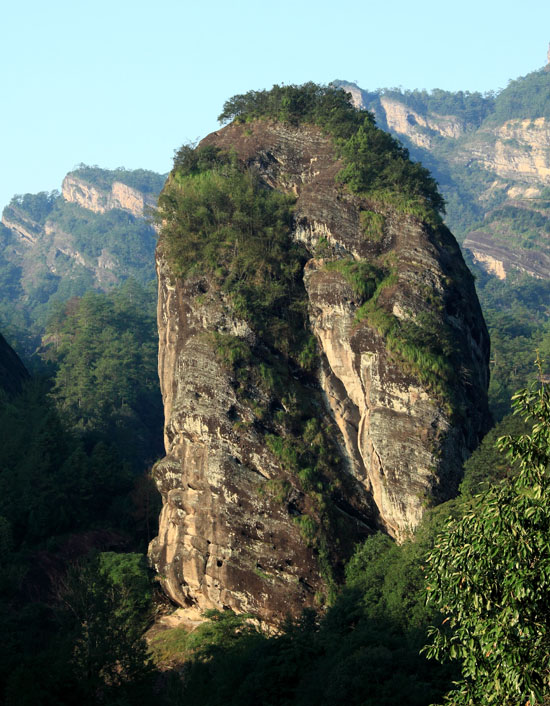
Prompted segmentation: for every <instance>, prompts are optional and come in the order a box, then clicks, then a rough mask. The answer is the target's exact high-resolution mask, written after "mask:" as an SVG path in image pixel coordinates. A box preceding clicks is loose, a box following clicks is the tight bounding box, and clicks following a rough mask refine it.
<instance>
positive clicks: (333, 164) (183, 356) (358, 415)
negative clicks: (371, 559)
mask: <svg viewBox="0 0 550 706" xmlns="http://www.w3.org/2000/svg"><path fill="white" fill-rule="evenodd" d="M204 146H215V147H219V148H221V149H222V150H227V151H229V150H235V151H236V154H237V155H238V159H239V161H240V163H241V164H242V165H244V166H246V167H248V168H249V169H252V170H254V171H255V172H256V173H258V174H259V176H260V178H261V180H262V182H263V183H264V184H266V185H268V186H269V187H270V188H274V189H277V190H280V191H283V192H285V193H290V194H295V195H296V197H297V201H296V208H295V215H294V230H293V238H294V240H295V241H299V242H300V243H303V244H304V246H305V247H306V249H307V253H308V258H309V259H308V261H307V263H306V265H305V268H304V270H303V281H304V284H305V288H306V291H307V297H308V301H309V321H310V327H311V330H312V331H313V332H314V334H315V338H316V340H317V344H318V349H319V354H320V355H319V359H320V364H319V366H318V369H317V371H316V375H315V377H314V378H312V379H311V380H309V382H307V384H306V388H305V389H307V390H308V392H307V394H308V395H309V396H310V397H311V399H312V400H313V404H315V405H316V409H317V414H318V416H319V418H320V419H322V420H324V421H323V423H324V424H326V426H327V428H329V429H330V435H331V437H332V439H333V441H334V444H335V448H336V449H337V452H338V456H339V457H340V458H339V461H338V462H337V464H336V466H335V467H337V475H338V474H339V480H337V481H336V482H335V483H334V488H333V489H332V490H330V492H328V491H326V489H325V496H324V498H325V500H324V502H325V503H330V504H331V506H332V508H333V510H334V514H335V516H337V519H338V521H337V522H336V523H334V524H333V528H332V529H331V531H330V532H329V534H328V537H329V543H330V551H329V552H328V560H329V561H332V563H333V564H336V565H337V564H338V559H339V558H340V559H341V558H342V555H343V554H345V552H346V551H347V550H348V548H347V545H346V543H347V544H348V545H349V544H350V542H351V543H352V542H353V541H354V540H357V539H358V538H360V537H361V536H364V535H365V533H369V532H372V531H373V530H374V529H376V528H380V529H383V530H385V531H387V532H388V533H390V534H391V535H393V536H394V537H397V538H403V537H405V536H406V535H407V534H408V533H409V532H410V531H411V530H412V529H414V527H415V526H416V525H417V524H418V522H419V521H420V519H421V517H422V514H423V512H424V510H425V508H426V507H427V505H429V504H430V503H432V502H434V501H440V500H443V499H445V498H448V497H450V496H452V494H453V493H454V492H455V491H456V488H457V483H458V481H459V479H460V472H461V464H462V461H463V459H464V458H465V457H466V456H467V455H468V454H469V452H470V451H471V450H472V449H473V448H474V447H475V446H476V444H477V443H478V439H479V438H480V434H482V432H483V431H484V430H485V428H486V423H487V416H488V415H487V395H486V392H487V384H488V368H487V365H488V354H489V340H488V335H487V331H486V328H485V324H484V322H483V318H482V315H481V311H480V308H479V304H478V302H477V298H476V296H475V292H474V287H473V280H472V277H471V275H470V273H469V272H468V270H467V268H466V266H465V265H464V262H463V259H462V256H461V254H460V251H459V248H458V246H457V244H456V242H455V240H454V238H453V236H452V235H451V234H450V233H449V231H448V230H447V229H446V228H445V227H444V226H438V227H430V226H428V225H425V224H424V223H422V222H421V221H419V220H418V219H417V218H415V217H413V216H408V215H404V214H400V213H398V212H397V210H396V209H394V208H392V207H391V206H389V205H380V204H378V205H376V204H373V203H366V202H365V200H364V199H361V198H359V197H357V196H354V195H352V194H351V193H350V192H348V191H346V190H345V189H344V188H342V187H337V185H336V183H335V175H336V174H337V172H338V171H339V169H340V168H341V166H342V165H341V163H340V162H339V161H338V159H337V158H336V155H335V152H334V148H333V144H332V141H331V139H330V138H329V137H327V136H326V135H325V134H324V133H323V132H322V131H321V130H320V129H319V128H316V127H312V126H301V127H292V126H290V125H288V124H283V123H278V122H270V121H267V120H262V121H256V122H253V123H251V124H249V125H238V124H232V125H229V126H228V127H225V128H223V129H221V130H219V131H218V132H215V133H213V134H211V135H209V136H208V137H207V138H206V139H205V140H204V141H203V142H202V143H201V145H200V146H199V147H204ZM365 210H370V211H371V212H372V211H376V212H377V217H378V219H379V221H378V222H380V223H383V224H384V225H383V229H382V231H383V232H382V233H381V235H380V237H378V238H375V237H367V236H366V235H365V232H364V227H363V225H362V220H361V212H364V211H365ZM336 260H346V261H348V262H349V261H350V260H354V261H356V262H372V263H382V262H384V263H391V268H392V271H393V273H394V276H393V280H392V281H391V282H390V284H389V285H388V286H385V287H383V288H382V289H381V290H380V292H379V297H378V301H377V306H378V307H379V309H380V311H384V312H386V315H387V316H390V315H391V316H394V317H396V319H397V320H399V321H400V322H401V323H402V324H403V326H405V325H407V323H408V322H409V323H411V325H413V324H420V323H421V322H431V325H433V326H435V327H436V330H440V331H441V334H442V335H443V331H451V332H452V336H453V337H454V341H455V345H456V350H455V357H454V358H453V360H455V361H458V362H457V363H456V371H455V374H456V378H455V383H454V384H453V388H452V394H451V395H450V396H448V395H447V396H445V394H444V393H443V392H442V391H441V390H438V389H437V385H431V384H430V383H429V382H427V379H426V378H425V377H423V376H422V374H420V373H419V371H418V369H417V368H415V366H414V365H413V364H411V362H410V360H409V363H407V360H406V356H405V357H403V355H401V354H400V353H399V351H398V350H397V349H396V348H395V347H394V348H393V352H392V350H390V349H391V345H390V343H389V342H388V340H386V338H385V336H384V335H383V333H381V332H380V330H379V328H377V327H376V326H375V325H373V324H372V323H369V319H368V318H363V319H361V318H360V316H358V310H359V308H360V305H361V303H362V302H361V298H360V297H359V296H358V295H357V292H356V291H355V290H354V288H353V286H352V285H351V284H350V282H349V280H348V279H346V277H345V276H344V275H343V274H342V272H341V271H339V270H338V269H337V268H335V267H331V264H330V263H333V262H334V261H336ZM388 266H390V265H388ZM157 271H158V282H159V302H158V323H159V338H160V341H159V346H160V347H159V375H160V381H161V388H162V393H163V398H164V406H165V445H166V457H165V458H164V459H163V460H162V461H161V462H160V463H159V464H157V466H156V468H155V471H154V475H155V478H156V481H157V485H158V487H159V489H160V491H161V493H162V497H163V509H162V514H161V517H160V528H159V535H158V537H157V538H156V539H155V540H154V541H153V542H152V544H151V547H150V555H151V557H152V561H153V564H154V565H155V567H156V568H157V570H158V572H159V575H160V578H161V581H162V584H163V586H164V588H165V590H166V591H167V593H168V594H169V595H170V596H171V598H172V599H173V600H174V601H176V602H177V603H179V604H181V605H187V606H196V607H198V608H199V609H200V610H204V609H208V608H221V607H231V608H233V609H234V610H237V611H247V610H251V611H253V612H255V613H257V614H259V615H260V616H261V617H262V618H263V619H265V620H266V621H268V622H275V623H276V622H277V621H280V620H282V619H283V618H284V616H285V614H287V613H291V614H297V613H298V612H299V611H300V609H301V608H303V607H304V606H306V605H311V604H313V602H314V600H315V594H316V593H317V596H319V594H320V593H322V592H323V590H324V587H326V572H323V567H322V566H320V564H321V565H322V563H323V561H324V560H325V559H327V554H326V553H325V555H323V552H322V551H321V550H320V548H319V545H315V543H313V544H312V543H311V542H310V543H309V544H308V541H306V539H304V532H303V531H302V532H300V527H302V530H303V525H304V518H306V517H307V516H308V514H309V515H311V516H316V512H317V511H316V510H315V509H312V502H313V501H312V499H311V497H310V494H308V492H306V491H304V489H303V486H302V484H301V482H300V480H299V479H298V478H296V476H295V475H293V474H292V473H291V472H289V469H288V467H285V464H284V463H283V462H281V459H280V457H277V455H276V454H274V453H273V450H272V448H271V447H270V446H269V444H266V438H265V436H264V435H262V429H261V426H260V425H258V423H257V422H256V421H255V419H256V417H255V411H254V408H255V406H256V403H258V404H259V403H260V402H261V401H262V396H265V394H264V393H263V392H262V390H261V389H255V391H254V394H253V395H252V396H250V395H249V398H248V399H243V398H242V397H240V396H239V394H238V391H237V388H238V383H237V381H236V379H235V375H234V373H233V372H232V371H231V369H228V367H227V366H226V365H224V364H223V362H222V361H221V360H220V359H219V357H217V356H216V354H215V352H214V349H213V345H212V333H213V332H218V333H221V334H230V335H231V336H233V337H236V338H238V339H242V340H243V341H246V342H247V343H248V344H250V345H253V346H257V347H259V346H261V345H262V342H261V340H259V339H258V333H257V331H254V330H253V328H251V326H250V325H249V323H247V322H246V321H245V320H243V319H242V318H240V317H239V316H238V315H237V314H235V313H234V311H233V310H232V308H231V306H230V302H229V301H228V298H227V295H226V294H224V292H223V290H222V289H220V287H218V286H215V285H214V284H212V282H210V281H209V280H208V279H207V278H205V277H201V276H200V274H195V275H192V276H188V277H187V278H185V279H181V278H177V277H175V276H174V275H173V272H172V271H171V265H170V262H169V259H168V257H167V254H166V248H165V246H164V242H163V239H162V235H161V240H160V241H159V247H158V249H157ZM291 378H292V376H289V379H291ZM283 394H284V390H281V391H280V397H282V396H283ZM285 404H288V403H284V402H283V405H282V406H284V405H285ZM279 407H280V405H279ZM338 485H339V487H338ZM329 496H330V497H329ZM317 519H318V518H317ZM335 528H336V529H335ZM337 542H339V543H340V544H339V545H337ZM339 554H340V556H338V555H339Z"/></svg>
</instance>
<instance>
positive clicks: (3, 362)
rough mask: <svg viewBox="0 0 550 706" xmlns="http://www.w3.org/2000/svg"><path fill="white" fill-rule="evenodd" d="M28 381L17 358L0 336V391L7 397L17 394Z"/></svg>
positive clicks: (23, 367) (24, 369) (23, 368)
mask: <svg viewBox="0 0 550 706" xmlns="http://www.w3.org/2000/svg"><path fill="white" fill-rule="evenodd" d="M28 379H29V374H28V372H27V369H26V368H25V366H24V365H23V363H22V362H21V360H20V359H19V356H18V355H17V353H16V352H15V351H14V350H13V348H12V347H11V346H10V345H8V343H7V341H6V339H5V338H4V336H2V334H0V389H1V390H3V391H4V392H6V393H7V394H8V395H14V394H17V393H18V392H21V387H22V385H23V383H24V382H25V381H26V380H28Z"/></svg>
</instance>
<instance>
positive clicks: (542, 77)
mask: <svg viewBox="0 0 550 706" xmlns="http://www.w3.org/2000/svg"><path fill="white" fill-rule="evenodd" d="M541 117H546V118H549V117H550V73H549V72H548V71H545V70H544V69H541V70H539V71H533V72H532V73H530V74H527V76H520V78H517V79H515V81H510V82H509V83H508V86H507V87H506V88H505V89H504V90H503V91H501V92H500V93H499V94H498V95H497V97H496V100H495V107H494V111H493V113H492V114H491V116H490V120H491V122H497V121H498V122H504V121H505V120H512V119H514V118H519V119H521V120H525V119H528V118H530V119H531V120H533V119H535V118H541Z"/></svg>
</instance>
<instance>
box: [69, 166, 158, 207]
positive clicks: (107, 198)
mask: <svg viewBox="0 0 550 706" xmlns="http://www.w3.org/2000/svg"><path fill="white" fill-rule="evenodd" d="M62 194H63V198H64V199H65V201H68V202H69V203H76V204H77V205H78V206H81V207H82V208H86V209H88V210H89V211H93V212H94V213H106V212H107V211H110V210H111V209H113V208H119V209H121V210H123V211H128V212H129V213H131V214H132V215H133V216H136V217H137V218H141V217H143V216H144V215H145V209H146V208H147V207H153V206H155V204H156V198H155V197H154V196H152V195H151V194H144V193H143V192H142V191H139V190H138V189H134V188H133V187H132V186H128V185H127V184H123V183H122V182H120V181H115V182H113V184H112V185H110V187H105V188H100V187H98V186H96V185H94V184H90V183H89V182H87V181H86V180H85V179H81V178H79V177H78V176H76V175H75V174H67V176H66V177H65V179H63V186H62Z"/></svg>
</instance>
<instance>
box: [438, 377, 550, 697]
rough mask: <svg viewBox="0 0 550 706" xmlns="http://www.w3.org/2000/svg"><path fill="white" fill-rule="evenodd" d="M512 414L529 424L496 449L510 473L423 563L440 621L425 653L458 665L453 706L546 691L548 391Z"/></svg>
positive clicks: (532, 395)
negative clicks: (513, 468)
mask: <svg viewBox="0 0 550 706" xmlns="http://www.w3.org/2000/svg"><path fill="white" fill-rule="evenodd" d="M514 407H515V411H516V413H518V414H520V415H521V416H523V418H524V419H525V420H526V421H528V422H530V424H532V430H531V432H530V433H528V434H527V433H526V434H520V435H519V436H517V437H511V436H504V437H501V438H500V440H499V442H498V445H499V447H500V449H501V450H503V451H504V452H505V453H506V454H507V457H508V459H509V461H510V462H511V463H512V464H515V465H516V467H517V471H516V473H515V474H514V476H513V477H512V479H511V480H510V482H508V483H501V484H499V485H496V486H494V487H492V488H490V489H489V490H488V491H486V492H485V493H484V494H482V495H478V496H475V497H474V499H473V500H472V505H471V508H470V510H469V511H466V512H465V513H464V514H463V516H462V517H461V518H459V519H451V520H449V522H448V524H447V526H446V527H445V529H444V531H443V532H442V533H441V534H440V536H439V537H438V539H437V541H436V544H435V547H434V549H433V551H432V552H431V554H430V556H429V559H428V563H429V568H428V577H427V580H428V592H429V600H430V601H431V603H432V604H433V605H434V606H436V607H437V608H439V610H441V611H442V612H443V613H444V614H445V615H446V618H445V620H444V621H443V624H442V625H441V626H440V627H437V628H434V629H433V630H432V644H431V645H430V647H429V648H428V650H427V653H428V655H430V656H432V657H436V658H437V659H449V658H450V659H454V660H458V661H459V662H460V663H461V666H462V680H461V681H460V682H459V683H458V684H457V687H456V689H455V690H454V691H452V692H451V693H450V694H449V697H448V700H449V702H450V703H453V704H478V705H479V706H484V705H485V704H499V705H500V704H502V705H504V706H506V705H507V704H510V706H512V705H514V706H515V705H516V704H518V703H527V702H528V703H531V704H535V703H540V701H541V700H542V698H543V696H544V695H545V694H547V693H548V691H549V686H550V685H549V683H548V674H549V662H548V653H549V644H550V633H549V629H548V625H549V623H550V615H549V608H548V606H549V604H550V601H549V598H550V549H549V544H548V536H549V533H550V502H549V500H548V498H549V497H550V389H549V387H548V386H547V385H545V384H539V385H537V386H534V387H532V388H530V389H526V390H523V391H521V392H519V393H517V394H516V395H515V396H514Z"/></svg>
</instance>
